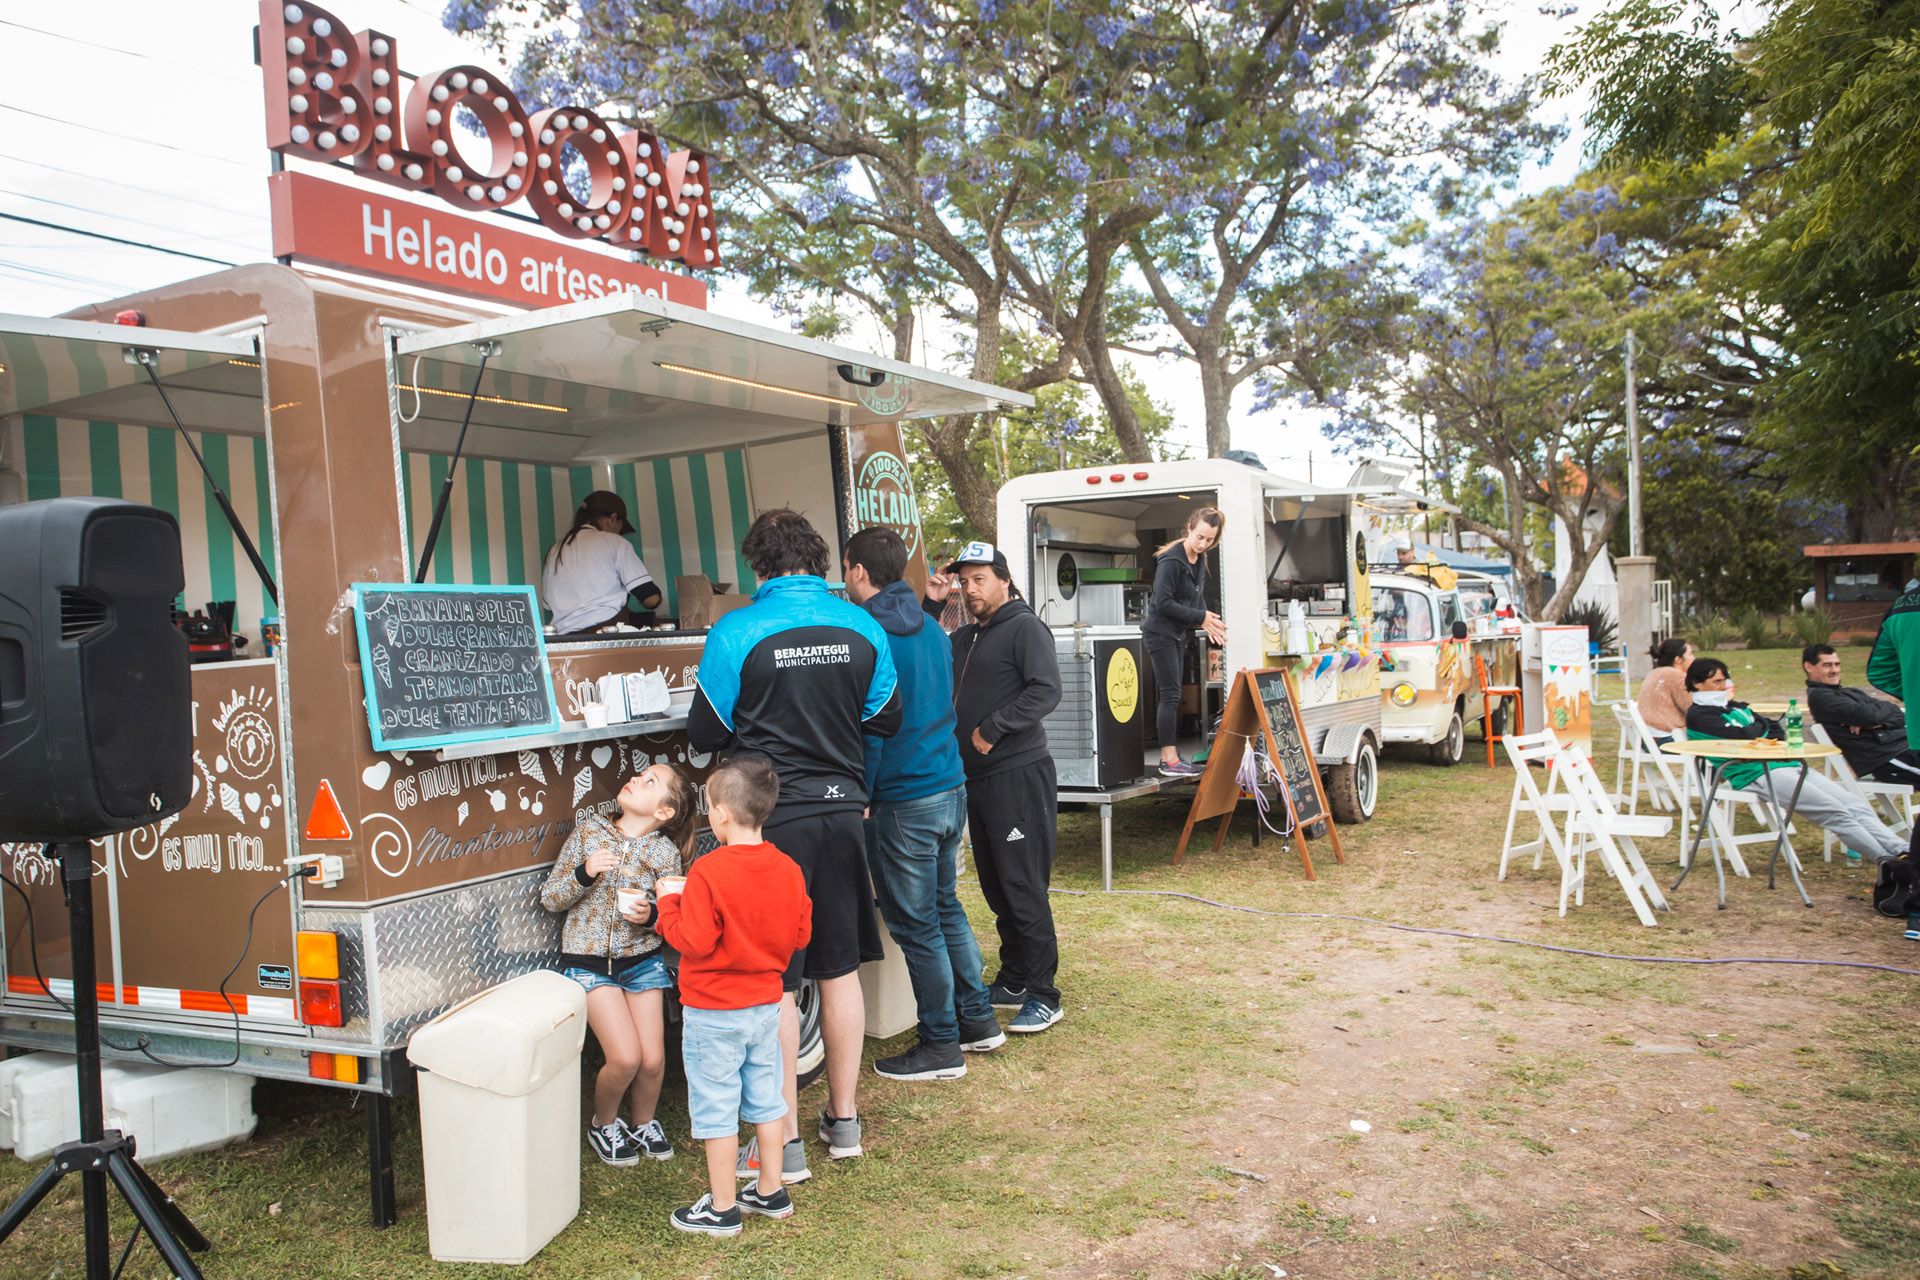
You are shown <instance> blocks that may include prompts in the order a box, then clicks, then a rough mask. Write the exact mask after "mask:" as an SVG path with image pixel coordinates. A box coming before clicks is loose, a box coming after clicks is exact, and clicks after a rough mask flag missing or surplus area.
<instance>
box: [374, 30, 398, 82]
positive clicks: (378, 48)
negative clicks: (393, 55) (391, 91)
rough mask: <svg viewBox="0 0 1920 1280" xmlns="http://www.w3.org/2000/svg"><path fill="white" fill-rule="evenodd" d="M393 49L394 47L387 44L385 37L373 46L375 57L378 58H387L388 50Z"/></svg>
mask: <svg viewBox="0 0 1920 1280" xmlns="http://www.w3.org/2000/svg"><path fill="white" fill-rule="evenodd" d="M392 47H393V46H392V45H390V44H388V43H387V42H386V39H385V38H384V37H383V38H381V39H379V40H375V41H374V42H373V45H372V48H373V56H374V57H376V58H384V57H386V56H387V50H389V49H391V48H392ZM380 83H382V84H384V83H386V82H385V81H381V82H380Z"/></svg>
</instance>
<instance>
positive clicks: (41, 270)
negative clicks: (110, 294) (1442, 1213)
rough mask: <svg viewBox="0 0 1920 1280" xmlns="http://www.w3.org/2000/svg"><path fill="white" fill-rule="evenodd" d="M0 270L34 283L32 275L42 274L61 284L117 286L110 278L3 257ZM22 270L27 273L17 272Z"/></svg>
mask: <svg viewBox="0 0 1920 1280" xmlns="http://www.w3.org/2000/svg"><path fill="white" fill-rule="evenodd" d="M0 270H4V271H5V272H6V273H7V274H10V275H12V276H13V278H14V279H16V280H28V281H30V282H31V283H34V284H38V283H39V281H38V280H33V279H32V277H33V276H42V277H45V278H46V279H48V280H57V281H60V282H61V283H63V284H84V285H92V286H95V287H98V288H102V289H112V288H117V287H119V286H116V285H115V284H114V283H113V282H112V281H110V280H100V279H97V278H95V277H93V276H81V275H75V274H74V273H73V272H71V271H55V270H52V269H51V268H48V267H35V266H31V265H29V264H27V263H25V262H9V261H7V260H6V259H3V258H0ZM23 271H24V272H27V273H28V274H27V275H21V274H19V273H20V272H23Z"/></svg>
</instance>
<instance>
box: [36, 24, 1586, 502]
mask: <svg viewBox="0 0 1920 1280" xmlns="http://www.w3.org/2000/svg"><path fill="white" fill-rule="evenodd" d="M1504 2H1505V4H1506V11H1507V12H1508V13H1509V14H1510V19H1509V23H1508V39H1507V43H1506V48H1505V51H1504V53H1503V55H1502V57H1501V64H1502V70H1503V71H1504V72H1505V73H1506V74H1509V75H1514V76H1518V75H1522V74H1526V73H1527V72H1530V71H1532V70H1534V69H1535V67H1536V66H1537V64H1538V62H1539V59H1540V57H1541V55H1542V54H1543V53H1544V52H1545V51H1546V49H1547V48H1548V47H1549V46H1551V45H1552V44H1553V43H1554V41H1555V40H1556V39H1558V38H1560V37H1561V36H1562V35H1563V34H1564V33H1565V32H1566V31H1567V30H1568V29H1569V28H1570V26H1571V25H1572V24H1573V23H1574V22H1575V21H1577V19H1549V18H1544V17H1541V16H1540V15H1539V12H1538V7H1537V3H1536V2H1535V0H1504ZM328 7H329V8H330V9H331V10H332V12H334V13H335V14H337V15H338V16H339V17H340V18H341V19H342V20H343V21H345V22H346V23H347V24H348V25H349V26H351V27H352V28H353V29H354V30H361V29H364V28H368V27H374V28H378V29H379V30H382V31H385V32H387V33H388V34H390V35H392V36H394V37H395V39H396V40H397V42H398V44H399V48H400V55H401V65H402V66H403V67H405V68H407V69H408V70H412V71H425V70H433V69H437V68H439V67H443V66H447V65H450V64H452V63H456V62H468V61H482V62H483V63H484V61H485V60H483V59H479V58H477V57H476V55H475V51H474V50H473V49H472V48H471V47H469V46H468V45H467V44H466V43H465V42H463V41H461V40H459V39H457V38H455V37H454V36H452V35H450V34H448V33H447V32H446V31H445V30H444V29H443V28H442V27H441V25H440V19H439V15H440V10H441V6H440V4H438V3H436V2H435V0H336V2H335V3H332V4H330V5H329V6H328ZM1599 7H1600V5H1599V3H1598V2H1597V0H1584V3H1583V4H1582V5H1581V9H1582V10H1583V11H1593V10H1595V9H1597V8H1599ZM6 12H7V16H5V17H0V212H3V213H6V214H10V215H17V216H18V217H25V218H32V219H37V220H40V221H43V222H51V223H56V224H59V225H61V226H63V227H80V228H86V229H89V230H94V231H102V232H105V233H107V234H110V235H115V236H119V237H122V238H124V239H127V240H135V241H141V242H144V243H147V244H152V245H158V246H162V247H164V248H168V249H175V250H180V251H183V252H186V253H192V254H199V255H203V256H204V257H207V258H214V259H219V260H221V262H231V263H240V262H256V261H263V260H265V259H267V258H268V257H269V256H270V255H269V252H268V225H267V184H266V176H267V173H268V153H267V150H266V145H265V141H264V138H265V132H264V124H263V111H262V108H261V99H260V73H259V70H258V69H257V68H256V67H254V65H253V54H252V47H253V46H252V29H253V26H254V23H255V20H256V17H257V10H256V8H255V6H254V5H253V4H251V3H248V2H246V0H168V3H165V4H156V3H153V0H79V3H70V4H65V5H34V6H27V5H9V6H6ZM1562 105H1563V106H1564V105H1566V104H1562ZM1559 114H1566V112H1564V111H1562V112H1560V113H1559ZM1578 159H1579V157H1578V139H1577V136H1576V137H1575V138H1572V139H1570V140H1569V142H1568V143H1567V144H1565V145H1563V146H1562V147H1561V149H1560V151H1559V152H1558V153H1557V154H1556V155H1555V156H1553V157H1551V158H1550V159H1549V160H1548V161H1546V162H1545V163H1544V164H1542V165H1539V166H1536V167H1535V168H1534V169H1533V170H1531V171H1530V172H1529V174H1528V177H1527V179H1526V184H1525V185H1526V186H1528V187H1529V188H1535V187H1540V186H1545V185H1550V184H1551V183H1553V182H1558V181H1564V180H1565V179H1566V178H1568V177H1570V176H1572V174H1573V173H1574V172H1575V171H1576V169H1577V167H1578ZM719 195H720V204H721V208H720V212H721V215H722V218H723V221H722V223H721V233H722V235H724V234H725V232H726V224H725V222H724V216H725V199H726V197H725V192H724V191H722V192H720V193H719ZM219 269H220V268H219V264H216V263H213V262H201V261H195V260H192V259H188V258H182V257H176V256H171V255H168V254H164V253H158V252H154V251H153V250H150V249H142V248H134V247H130V246H122V245H116V244H109V243H107V242H105V241H101V240H95V239H89V238H85V237H82V236H77V235H72V234H69V233H67V232H64V231H58V230H52V229H47V228H42V227H37V226H32V225H29V224H26V223H22V222H18V221H15V220H12V219H11V218H9V219H4V220H0V312H13V313H18V314H26V315H53V314H58V313H59V312H62V311H66V310H68V309H70V308H73V307H76V306H78V305H80V304H82V303H86V302H91V301H96V300H99V299H103V298H110V297H115V296H118V295H120V294H124V293H130V292H133V291H136V290H139V289H143V288H150V287H153V286H156V285H161V284H165V283H168V282H169V281H173V280H179V279H184V278H187V277H190V276H194V275H200V274H203V273H205V272H210V271H215V270H219ZM711 305H712V306H713V308H714V309H716V310H719V311H724V312H726V313H728V314H731V315H736V316H740V317H742V318H745V319H752V320H760V321H762V322H768V323H779V321H778V320H775V319H774V318H773V317H771V315H770V314H769V313H768V312H767V311H766V309H765V308H763V307H761V306H759V305H758V304H757V303H755V302H754V301H753V300H752V299H750V298H748V297H746V296H745V294H744V292H743V291H741V290H739V289H737V288H732V287H730V286H729V284H728V282H727V281H726V280H725V279H724V277H723V278H722V279H720V280H718V281H716V282H715V288H714V295H713V299H712V303H711ZM854 345H872V340H871V339H869V340H866V341H856V342H855V343H854ZM929 354H930V355H931V356H932V358H933V359H935V360H936V361H937V360H938V359H939V352H938V351H937V350H934V351H930V353H929ZM1139 367H1140V370H1141V373H1142V375H1143V377H1145V378H1146V380H1147V383H1148V386H1149V388H1150V391H1151V392H1152V394H1153V395H1154V396H1155V397H1156V398H1157V399H1159V400H1160V401H1162V402H1163V403H1165V404H1167V405H1169V406H1171V407H1172V408H1173V409H1174V412H1175V415H1176V422H1177V423H1178V426H1179V428H1180V432H1179V434H1180V439H1181V440H1182V442H1183V443H1186V444H1188V445H1189V446H1190V447H1194V448H1195V451H1196V452H1198V451H1199V449H1198V446H1199V444H1200V441H1201V439H1202V435H1201V428H1200V413H1199V405H1200V397H1199V389H1198V385H1197V379H1196V378H1195V377H1194V376H1193V373H1192V370H1191V366H1188V365H1184V364H1176V365H1173V366H1171V367H1166V366H1158V365H1154V364H1152V363H1148V362H1141V363H1140V365H1139ZM1236 407H1237V408H1238V409H1239V410H1240V411H1239V412H1238V413H1237V414H1236V417H1235V423H1234V443H1235V445H1236V446H1238V447H1241V448H1247V449H1251V450H1253V451H1254V452H1256V453H1258V454H1260V455H1261V457H1262V459H1263V460H1264V461H1265V462H1266V464H1267V465H1268V466H1269V467H1272V468H1273V469H1275V470H1281V471H1286V472H1288V473H1290V474H1295V475H1299V476H1301V477H1302V478H1305V476H1306V473H1307V470H1308V455H1309V454H1310V453H1311V454H1312V455H1313V457H1312V462H1313V464H1314V465H1313V470H1314V472H1315V478H1316V479H1318V480H1320V481H1321V482H1322V483H1325V482H1326V481H1327V480H1328V479H1329V478H1333V479H1343V478H1344V477H1345V474H1346V470H1347V467H1348V465H1349V464H1348V463H1346V462H1345V461H1338V462H1336V461H1335V460H1334V459H1333V455H1332V449H1331V446H1330V444H1329V443H1328V442H1327V441H1326V440H1325V439H1323V438H1321V436H1320V434H1319V431H1318V429H1317V427H1316V426H1315V425H1314V424H1313V422H1312V421H1311V420H1310V418H1308V417H1306V416H1301V417H1298V418H1283V417H1281V416H1280V415H1278V414H1274V413H1269V414H1261V415H1253V414H1249V413H1247V412H1245V409H1244V406H1236Z"/></svg>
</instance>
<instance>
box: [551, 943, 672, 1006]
mask: <svg viewBox="0 0 1920 1280" xmlns="http://www.w3.org/2000/svg"><path fill="white" fill-rule="evenodd" d="M562 972H564V973H565V974H566V975H567V977H569V978H572V979H573V980H574V981H575V982H577V983H579V984H580V985H581V986H583V987H585V988H586V989H587V990H589V991H592V990H594V989H595V988H597V987H618V988H620V989H621V990H622V991H624V992H626V993H627V994H628V995H630V996H637V995H639V994H640V993H641V992H642V991H671V990H672V989H673V975H672V974H670V973H668V972H667V958H666V956H664V955H662V954H661V953H660V952H658V951H656V952H654V953H653V954H652V955H650V956H647V957H645V958H643V959H641V960H640V961H639V962H637V963H635V964H631V965H628V966H627V967H626V968H624V969H622V970H620V971H619V972H618V973H616V974H614V975H613V976H612V977H611V978H609V977H608V976H607V975H606V974H604V973H595V972H594V971H593V970H591V969H579V968H575V967H573V966H571V965H569V966H568V967H567V968H566V969H565V970H563V971H562Z"/></svg>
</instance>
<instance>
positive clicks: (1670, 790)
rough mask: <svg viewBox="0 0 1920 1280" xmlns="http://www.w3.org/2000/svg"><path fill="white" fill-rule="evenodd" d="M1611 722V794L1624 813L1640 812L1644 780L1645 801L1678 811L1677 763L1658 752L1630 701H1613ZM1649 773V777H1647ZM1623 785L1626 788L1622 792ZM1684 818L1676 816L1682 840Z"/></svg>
mask: <svg viewBox="0 0 1920 1280" xmlns="http://www.w3.org/2000/svg"><path fill="white" fill-rule="evenodd" d="M1612 711H1613V720H1614V723H1615V724H1617V725H1619V726H1620V745H1619V747H1618V748H1617V749H1616V750H1615V752H1614V757H1613V795H1614V799H1615V802H1616V803H1623V804H1625V805H1626V807H1627V812H1628V813H1638V812H1640V788H1641V785H1642V780H1643V779H1644V780H1645V786H1646V790H1647V798H1648V799H1649V800H1650V801H1652V803H1653V806H1654V807H1655V808H1657V809H1679V808H1680V775H1679V772H1678V770H1679V769H1680V767H1681V765H1680V761H1679V760H1678V759H1677V758H1676V757H1674V756H1670V755H1668V754H1666V752H1664V751H1662V750H1660V744H1659V743H1657V742H1655V741H1654V740H1653V730H1652V729H1650V728H1648V727H1647V722H1646V720H1645V719H1643V718H1642V717H1641V715H1640V708H1639V707H1638V706H1636V705H1634V704H1633V703H1631V702H1616V703H1614V704H1613V707H1612ZM1649 773H1651V775H1652V776H1650V777H1649V776H1648V774H1649ZM1623 783H1625V784H1627V785H1626V789H1625V790H1622V784H1623ZM1686 828H1687V815H1686V813H1685V811H1684V810H1682V811H1681V816H1680V838H1681V839H1683V840H1684V839H1686V834H1687V832H1686Z"/></svg>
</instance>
